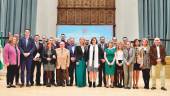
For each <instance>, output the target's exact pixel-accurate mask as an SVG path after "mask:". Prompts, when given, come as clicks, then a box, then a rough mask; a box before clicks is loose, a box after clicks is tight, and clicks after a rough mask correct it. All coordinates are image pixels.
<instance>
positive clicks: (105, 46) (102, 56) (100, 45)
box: [99, 43, 107, 59]
mask: <svg viewBox="0 0 170 96" xmlns="http://www.w3.org/2000/svg"><path fill="white" fill-rule="evenodd" d="M99 47H100V48H101V58H102V59H104V50H105V49H106V48H107V44H106V43H104V49H103V48H102V44H101V43H100V44H99Z"/></svg>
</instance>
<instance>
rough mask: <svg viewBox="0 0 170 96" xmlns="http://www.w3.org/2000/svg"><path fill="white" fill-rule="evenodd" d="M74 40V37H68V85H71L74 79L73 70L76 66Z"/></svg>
mask: <svg viewBox="0 0 170 96" xmlns="http://www.w3.org/2000/svg"><path fill="white" fill-rule="evenodd" d="M75 48H76V46H75V41H74V38H70V45H69V46H68V50H69V51H70V66H69V70H68V71H69V77H70V84H69V85H70V86H73V81H74V71H75V67H76V59H75Z"/></svg>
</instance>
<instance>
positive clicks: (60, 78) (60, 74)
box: [56, 68, 67, 85]
mask: <svg viewBox="0 0 170 96" xmlns="http://www.w3.org/2000/svg"><path fill="white" fill-rule="evenodd" d="M56 73H57V74H56V75H57V76H56V77H57V84H58V85H62V84H65V80H66V77H67V76H66V70H64V69H61V68H60V69H56Z"/></svg>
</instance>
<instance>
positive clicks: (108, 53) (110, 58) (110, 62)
mask: <svg viewBox="0 0 170 96" xmlns="http://www.w3.org/2000/svg"><path fill="white" fill-rule="evenodd" d="M115 52H116V49H115V48H114V47H113V42H112V41H110V42H109V43H108V48H107V49H105V52H104V58H105V60H106V62H105V74H106V88H109V77H110V78H111V82H110V84H111V85H110V87H111V88H113V87H114V86H113V84H114V75H115V61H116V60H115Z"/></svg>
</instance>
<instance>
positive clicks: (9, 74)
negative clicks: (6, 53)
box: [6, 65, 17, 85]
mask: <svg viewBox="0 0 170 96" xmlns="http://www.w3.org/2000/svg"><path fill="white" fill-rule="evenodd" d="M16 71H17V65H9V66H8V67H7V75H6V78H7V79H6V80H7V85H10V84H13V81H14V76H15V74H16Z"/></svg>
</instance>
